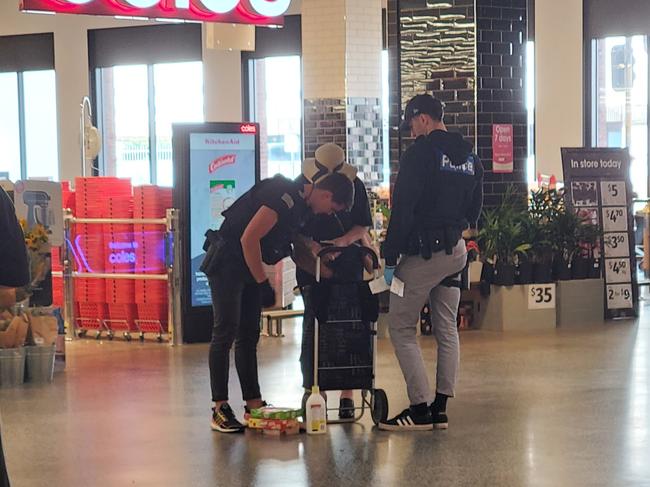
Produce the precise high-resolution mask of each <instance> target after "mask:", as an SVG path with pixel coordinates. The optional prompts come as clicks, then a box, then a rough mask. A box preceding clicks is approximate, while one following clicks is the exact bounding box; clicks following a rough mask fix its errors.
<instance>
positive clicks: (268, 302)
mask: <svg viewBox="0 0 650 487" xmlns="http://www.w3.org/2000/svg"><path fill="white" fill-rule="evenodd" d="M259 286H260V300H261V303H262V308H270V307H271V306H273V305H274V304H275V291H274V290H273V286H271V283H270V282H269V280H268V279H267V280H266V281H264V282H262V283H260V285H259Z"/></svg>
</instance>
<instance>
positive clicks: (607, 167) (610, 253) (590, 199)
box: [562, 148, 639, 319]
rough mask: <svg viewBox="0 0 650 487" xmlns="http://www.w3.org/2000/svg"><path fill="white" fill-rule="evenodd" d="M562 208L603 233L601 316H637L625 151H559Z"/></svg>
mask: <svg viewBox="0 0 650 487" xmlns="http://www.w3.org/2000/svg"><path fill="white" fill-rule="evenodd" d="M562 165H563V170H564V185H565V187H566V188H567V193H568V195H569V198H568V199H567V205H568V206H569V208H572V209H573V210H575V211H576V212H578V213H579V214H581V215H584V216H585V217H589V218H590V219H591V220H592V221H593V222H598V223H599V225H600V227H601V229H602V231H603V238H602V239H601V249H600V254H601V256H603V260H602V262H604V264H603V265H602V267H604V269H605V272H604V278H605V317H606V318H608V319H610V318H631V317H635V316H637V315H638V306H639V301H638V299H639V291H638V285H637V279H636V272H635V270H636V254H635V249H634V215H633V212H632V183H631V181H630V170H629V168H630V156H629V153H628V151H627V149H615V148H563V149H562Z"/></svg>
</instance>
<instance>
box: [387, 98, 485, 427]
mask: <svg viewBox="0 0 650 487" xmlns="http://www.w3.org/2000/svg"><path fill="white" fill-rule="evenodd" d="M443 118H444V107H443V105H442V103H441V102H440V101H439V100H437V99H435V98H433V97H432V96H430V95H426V94H423V95H417V96H415V97H413V98H412V99H411V100H410V101H409V102H408V104H407V105H406V109H405V113H404V121H403V123H402V127H401V129H402V130H410V132H411V135H412V136H413V137H416V139H415V142H414V143H413V145H411V146H410V147H409V148H408V149H407V150H406V152H404V154H403V155H402V158H401V160H400V169H399V173H398V175H397V180H396V182H395V188H394V191H393V199H392V208H391V218H390V222H389V225H388V231H387V234H386V240H385V242H384V245H383V253H384V258H385V261H386V267H385V270H384V277H385V278H386V281H387V282H388V283H389V284H390V283H392V288H391V295H390V311H389V315H388V319H389V329H390V337H391V341H392V343H393V346H394V348H395V355H396V356H397V359H398V361H399V364H400V368H401V369H402V373H403V375H404V379H405V380H406V386H407V392H408V397H409V403H410V407H409V408H407V409H405V410H404V411H402V413H400V414H399V415H397V416H395V417H394V418H392V419H390V420H387V421H385V422H382V423H380V424H379V428H380V429H383V430H392V431H413V430H431V429H434V428H437V429H443V428H447V425H448V420H447V414H446V405H447V398H449V397H453V396H454V391H455V386H456V381H457V376H458V366H459V343H458V330H457V328H456V316H457V313H458V305H459V301H460V276H459V274H460V272H461V271H462V270H463V269H464V267H465V264H466V261H467V255H466V249H465V241H464V240H463V239H462V237H461V235H462V233H463V231H464V230H465V229H467V227H468V226H475V225H476V222H477V220H478V217H479V215H480V212H481V207H482V204H483V189H482V184H483V183H482V178H483V166H482V164H481V162H480V160H479V159H478V157H477V156H476V155H475V154H473V153H472V145H471V144H470V143H469V142H467V141H465V140H464V139H463V137H462V136H461V135H460V134H457V133H450V132H448V131H447V128H446V127H445V124H444V121H443ZM393 274H394V277H395V282H392V281H393ZM427 299H428V300H429V305H430V309H431V321H432V325H433V331H434V334H435V337H436V341H437V344H438V354H437V369H436V392H435V395H434V394H433V392H432V390H431V388H430V386H429V380H428V378H427V370H426V367H425V364H424V361H423V359H422V354H421V352H420V348H419V345H418V342H417V340H416V327H417V322H418V315H419V311H420V309H421V308H422V305H423V304H424V303H425V302H426V300H427Z"/></svg>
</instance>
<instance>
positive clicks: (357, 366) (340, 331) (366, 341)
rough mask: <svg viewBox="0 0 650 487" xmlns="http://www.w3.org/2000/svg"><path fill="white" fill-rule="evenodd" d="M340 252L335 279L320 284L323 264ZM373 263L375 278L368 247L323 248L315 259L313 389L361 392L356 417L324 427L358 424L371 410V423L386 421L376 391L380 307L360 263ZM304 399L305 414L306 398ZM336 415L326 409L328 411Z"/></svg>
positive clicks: (383, 403) (382, 395)
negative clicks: (325, 259) (364, 277)
mask: <svg viewBox="0 0 650 487" xmlns="http://www.w3.org/2000/svg"><path fill="white" fill-rule="evenodd" d="M332 253H338V254H340V255H339V256H338V257H337V259H336V261H335V262H336V264H337V265H336V269H335V270H334V277H333V279H331V280H328V281H327V282H323V281H321V279H320V264H321V259H322V258H323V257H325V256H326V255H329V254H332ZM366 257H370V258H371V259H372V264H373V269H374V271H375V276H377V275H378V270H379V260H378V258H377V255H376V254H375V252H373V251H372V250H371V249H369V248H366V247H361V246H357V245H352V246H350V247H327V248H324V249H323V250H321V251H320V252H319V254H318V256H317V260H316V284H315V285H314V286H313V289H312V290H311V291H312V296H313V299H312V301H313V303H312V304H313V308H314V315H315V319H314V367H313V370H314V384H315V385H317V386H319V388H320V390H321V391H334V390H348V389H349V390H360V391H361V406H360V407H355V408H354V409H355V417H354V418H350V419H337V420H328V423H349V422H356V421H358V420H359V419H361V418H362V417H363V414H364V412H365V409H366V407H368V408H369V409H370V413H371V416H372V420H373V422H374V423H375V424H378V423H379V422H380V421H384V420H386V418H387V417H388V398H387V397H386V393H385V392H384V391H383V390H382V389H377V388H376V387H375V364H376V362H377V313H378V303H377V300H376V297H374V296H373V295H372V294H371V293H370V290H369V288H368V285H367V283H365V282H364V280H363V268H364V266H363V263H364V259H365V258H366ZM308 396H309V395H308V394H305V396H304V398H303V409H304V406H305V402H306V400H307V398H308ZM334 410H336V411H338V408H337V409H334V408H328V411H334Z"/></svg>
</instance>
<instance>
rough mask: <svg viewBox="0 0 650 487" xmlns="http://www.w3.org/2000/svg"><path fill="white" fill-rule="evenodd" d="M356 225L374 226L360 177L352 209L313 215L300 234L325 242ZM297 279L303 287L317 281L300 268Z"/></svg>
mask: <svg viewBox="0 0 650 487" xmlns="http://www.w3.org/2000/svg"><path fill="white" fill-rule="evenodd" d="M296 181H297V182H300V183H301V184H303V183H307V182H308V181H307V179H305V177H304V176H299V177H298V179H296ZM355 226H360V227H370V226H372V216H371V215H370V204H369V203H368V194H367V193H366V187H365V186H364V184H363V182H362V181H361V180H360V179H359V178H354V203H353V205H352V208H351V209H350V211H341V212H339V213H335V214H333V215H312V216H311V218H310V219H309V220H308V221H307V223H306V224H305V226H303V227H302V229H301V230H300V234H301V235H304V236H306V237H310V238H312V239H313V240H314V241H316V242H323V241H327V240H334V239H335V238H338V237H342V236H343V235H345V234H346V233H348V232H349V231H350V229H352V227H355ZM296 280H297V281H298V285H299V286H301V287H302V286H306V285H308V284H313V283H314V282H315V278H314V276H313V275H312V274H310V273H308V272H306V271H304V270H302V269H300V268H298V269H297V270H296Z"/></svg>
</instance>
